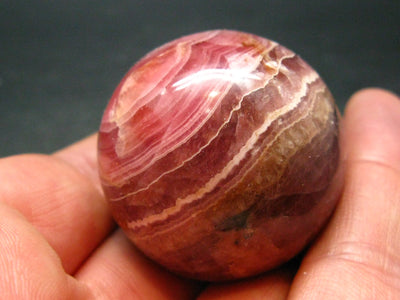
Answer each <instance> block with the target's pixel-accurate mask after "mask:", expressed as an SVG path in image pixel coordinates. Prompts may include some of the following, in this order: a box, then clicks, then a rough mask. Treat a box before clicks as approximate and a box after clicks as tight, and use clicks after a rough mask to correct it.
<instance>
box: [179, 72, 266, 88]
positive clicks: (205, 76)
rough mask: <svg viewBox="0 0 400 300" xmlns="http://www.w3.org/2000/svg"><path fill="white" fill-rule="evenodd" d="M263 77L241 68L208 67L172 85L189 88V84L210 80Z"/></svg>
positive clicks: (257, 78)
mask: <svg viewBox="0 0 400 300" xmlns="http://www.w3.org/2000/svg"><path fill="white" fill-rule="evenodd" d="M261 79H262V77H261V76H258V75H257V74H251V73H247V72H244V71H243V70H241V69H236V70H228V69H207V70H201V71H198V72H196V73H194V74H191V75H188V76H186V77H184V78H182V79H181V80H178V81H177V82H175V83H174V84H173V85H172V87H174V88H175V90H176V91H179V90H182V89H184V88H187V87H188V86H191V85H194V84H199V83H203V82H204V81H210V80H223V81H228V82H232V83H243V81H247V80H261Z"/></svg>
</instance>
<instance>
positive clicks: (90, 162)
mask: <svg viewBox="0 0 400 300" xmlns="http://www.w3.org/2000/svg"><path fill="white" fill-rule="evenodd" d="M96 145H97V134H92V135H90V136H88V137H87V138H85V139H83V140H81V141H78V142H76V143H74V144H72V145H70V146H68V147H66V148H64V149H61V150H59V151H57V152H55V153H54V154H53V155H54V156H55V157H58V158H61V159H62V160H64V161H66V162H67V163H69V164H70V165H71V166H73V167H74V168H75V169H76V170H78V171H79V172H81V173H82V174H83V175H85V176H86V177H87V178H89V179H90V180H92V182H93V183H94V184H95V186H96V187H97V188H98V189H99V190H100V191H101V186H100V180H99V173H98V166H97V146H96Z"/></svg>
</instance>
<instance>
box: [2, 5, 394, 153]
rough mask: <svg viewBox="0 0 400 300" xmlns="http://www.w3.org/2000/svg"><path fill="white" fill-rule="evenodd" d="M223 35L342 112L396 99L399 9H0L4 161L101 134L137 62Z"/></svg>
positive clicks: (129, 7) (293, 7)
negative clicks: (168, 46)
mask: <svg viewBox="0 0 400 300" xmlns="http://www.w3.org/2000/svg"><path fill="white" fill-rule="evenodd" d="M217 28H227V29H237V30H242V31H247V32H252V33H255V34H258V35H261V36H264V37H267V38H269V39H273V40H276V41H278V42H279V43H281V44H283V45H285V46H286V47H288V48H290V49H292V50H294V51H295V52H297V53H298V54H300V55H301V56H302V57H303V58H304V59H305V60H306V61H308V62H309V63H310V64H311V65H312V66H313V67H314V68H315V69H316V70H317V71H318V72H319V73H320V75H321V76H322V77H323V78H324V80H325V81H326V82H327V84H328V86H329V87H330V89H331V91H332V93H333V94H334V96H335V98H336V99H337V102H338V105H339V107H340V108H341V109H342V110H343V107H344V105H345V102H346V100H347V99H348V97H349V96H350V95H351V94H352V93H353V92H355V91H356V90H357V89H360V88H362V87H366V86H380V87H383V88H387V89H391V90H392V91H395V92H397V93H399V92H400V73H399V70H400V42H399V38H400V33H399V30H400V1H398V0H392V1H385V0H376V1H368V0H366V1H345V0H335V1H322V0H321V1H306V0H304V1H291V0H281V1H278V0H275V1H245V0H236V1H233V0H229V1H228V0H225V1H211V0H210V1H206V0H201V1H197V0H196V1H190V0H187V1H161V0H160V1H150V0H148V1H88V0H79V1H71V0H68V1H67V0H58V1H18V0H14V1H4V0H0V156H4V155H9V154H16V153H22V152H44V153H49V152H52V151H55V150H56V149H58V148H60V147H63V146H65V145H68V144H69V143H72V142H73V141H76V140H78V139H80V138H83V137H84V136H86V135H88V134H90V133H92V132H94V131H96V130H97V128H98V126H99V122H100V119H101V115H102V112H103V110H104V108H105V106H106V104H107V102H108V99H109V98H110V96H111V94H112V92H113V89H114V88H115V87H116V85H117V83H118V82H119V80H120V79H121V78H122V76H123V75H124V73H125V72H126V71H127V70H128V69H129V67H130V66H131V65H132V64H133V63H134V62H135V61H137V60H138V59H139V58H140V57H141V56H143V55H144V54H145V53H146V52H148V51H150V50H152V49H153V48H155V47H157V46H159V45H161V44H163V43H165V42H167V41H169V40H172V39H174V38H177V37H180V36H182V35H185V34H189V33H193V32H197V31H202V30H207V29H217Z"/></svg>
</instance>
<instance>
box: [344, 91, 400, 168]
mask: <svg viewBox="0 0 400 300" xmlns="http://www.w3.org/2000/svg"><path fill="white" fill-rule="evenodd" d="M399 137H400V99H399V97H398V96H397V95H395V94H393V93H391V92H389V91H386V90H382V89H378V88H368V89H363V90H361V91H358V92H357V93H355V94H354V95H353V96H352V97H351V98H350V100H349V103H348V105H347V107H346V110H345V114H344V118H343V124H342V158H343V159H344V160H368V161H375V162H378V163H384V164H389V165H395V166H399V168H400V142H399Z"/></svg>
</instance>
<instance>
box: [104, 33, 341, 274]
mask: <svg viewBox="0 0 400 300" xmlns="http://www.w3.org/2000/svg"><path fill="white" fill-rule="evenodd" d="M338 156H339V149H338V115H337V110H336V106H335V104H334V100H333V98H332V95H331V93H330V92H329V90H328V88H327V87H326V85H325V84H324V82H323V81H322V80H321V78H320V76H319V75H318V74H317V73H316V72H315V71H314V70H313V69H312V68H311V67H310V66H309V65H308V64H307V63H306V62H304V61H303V60H302V59H301V58H300V57H299V56H298V55H296V54H295V53H293V52H292V51H290V50H288V49H286V48H285V47H283V46H281V45H279V44H277V43H276V42H273V41H270V40H267V39H265V38H262V37H259V36H255V35H252V34H248V33H243V32H237V31H229V30H215V31H207V32H202V33H197V34H193V35H189V36H185V37H182V38H179V39H177V40H174V41H172V42H170V43H167V44H165V45H163V46H161V47H160V48H157V49H155V50H153V51H152V52H150V53H149V54H147V55H146V56H144V57H143V58H142V59H141V60H140V61H139V62H137V63H136V64H135V65H134V66H133V67H132V69H131V70H129V72H128V73H127V74H126V76H125V77H124V78H123V79H122V81H121V83H120V84H119V86H118V87H117V88H116V90H115V92H114V94H113V95H112V98H111V101H110V103H109V104H108V106H107V108H106V110H105V113H104V116H103V120H102V123H101V127H100V131H99V140H98V159H99V170H100V178H101V182H102V186H103V189H104V192H105V195H106V198H107V199H108V201H109V204H110V208H111V211H112V214H113V216H114V218H115V220H116V221H117V222H118V224H119V225H120V226H121V228H122V229H123V230H124V231H125V233H126V235H127V236H128V237H129V238H130V239H131V240H132V242H133V243H134V244H135V245H136V246H137V247H138V248H139V249H140V250H141V251H142V252H143V253H144V254H145V255H147V256H148V257H150V258H151V259H153V260H154V261H156V262H158V263H159V264H161V265H163V266H165V267H166V268H168V269H169V270H171V271H173V272H175V273H178V274H181V275H184V276H188V277H191V278H196V279H201V280H209V281H220V280H231V279H237V278H242V277H247V276H251V275H255V274H259V273H261V272H264V271H266V270H269V269H271V268H274V267H276V266H278V265H280V264H282V263H284V262H286V261H288V260H289V259H290V258H292V257H293V256H295V255H296V254H297V253H299V251H301V250H302V249H303V248H304V247H305V246H306V245H307V244H308V243H309V242H310V241H311V240H312V239H313V238H314V237H315V235H316V234H317V233H318V232H319V231H320V230H321V228H322V226H323V225H324V224H325V223H326V220H327V218H328V217H329V216H330V215H331V213H332V210H333V209H334V207H335V203H336V200H337V193H336V189H335V188H333V187H332V186H333V185H332V184H331V182H332V179H333V178H334V174H335V172H336V170H337V165H338Z"/></svg>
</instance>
